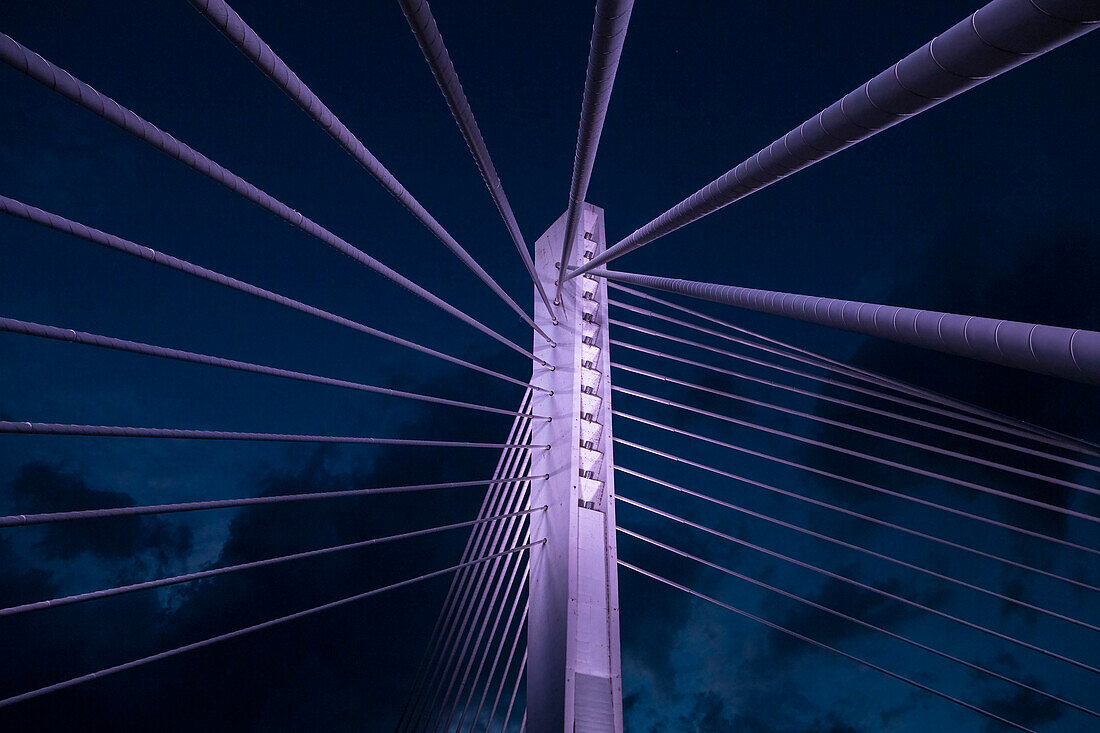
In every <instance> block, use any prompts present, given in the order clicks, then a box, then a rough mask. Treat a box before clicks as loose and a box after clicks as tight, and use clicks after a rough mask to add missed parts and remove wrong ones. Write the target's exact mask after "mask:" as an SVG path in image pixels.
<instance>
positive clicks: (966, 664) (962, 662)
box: [616, 527, 1100, 718]
mask: <svg viewBox="0 0 1100 733" xmlns="http://www.w3.org/2000/svg"><path fill="white" fill-rule="evenodd" d="M616 529H617V530H618V531H619V532H622V533H623V534H625V535H627V536H629V537H634V538H635V539H638V540H641V541H642V542H646V543H648V544H650V545H653V546H655V547H660V548H661V549H663V550H666V551H668V552H671V553H672V554H674V555H679V556H680V557H683V558H686V559H688V560H693V561H695V562H697V563H699V564H701V565H706V566H707V567H709V568H713V569H714V570H718V571H719V572H722V573H725V574H726V575H730V576H732V577H734V578H737V579H739V580H743V581H745V582H746V583H751V584H753V585H755V586H757V587H758V588H764V589H765V590H769V591H771V592H773V593H777V594H779V595H781V596H783V597H784V598H789V599H791V600H793V601H797V602H798V603H802V604H804V605H806V606H809V607H810V608H814V609H817V610H818V611H822V612H824V613H827V614H829V615H831V616H834V617H835V618H839V619H843V620H845V621H848V622H849V623H853V624H856V625H858V626H862V627H863V628H865V629H868V630H871V631H877V632H878V633H880V634H883V635H885V636H888V637H890V638H891V639H896V640H897V641H900V642H902V643H904V644H907V645H909V646H912V647H914V648H916V649H920V650H922V651H926V652H929V653H930V654H934V655H936V656H938V657H940V658H941V659H946V660H948V661H951V662H955V663H956V664H960V665H962V666H964V667H966V668H968V669H972V670H974V671H975V672H982V673H984V674H986V675H989V676H990V677H993V678H995V679H998V680H1001V681H1002V682H1007V683H1009V684H1010V685H1015V686H1016V687H1019V688H1020V689H1022V690H1027V691H1028V692H1032V693H1034V694H1036V695H1041V696H1043V697H1045V698H1047V699H1049V700H1053V701H1055V702H1058V703H1061V704H1062V705H1066V706H1067V707H1071V708H1073V709H1074V710H1079V711H1081V712H1082V713H1086V714H1088V715H1091V716H1093V717H1098V718H1100V712H1097V711H1095V710H1092V709H1090V708H1087V707H1085V706H1084V705H1078V704H1077V703H1075V702H1072V701H1070V700H1067V699H1065V698H1064V697H1059V696H1058V695H1054V694H1052V693H1050V692H1046V691H1045V690H1040V689H1039V688H1037V687H1033V686H1031V685H1029V684H1027V683H1026V682H1021V681H1020V680H1017V679H1013V678H1012V677H1008V676H1006V675H1003V674H1000V673H999V672H996V671H994V670H992V669H990V668H988V667H983V666H982V665H980V664H975V663H973V662H968V661H966V660H965V659H962V658H960V657H956V656H955V655H953V654H949V653H948V652H945V651H941V650H939V649H936V648H935V647H931V646H928V645H927V644H922V643H920V642H919V641H916V640H914V639H910V638H909V637H907V636H903V635H901V634H897V633H895V632H893V631H890V630H888V629H885V628H883V627H881V626H876V625H875V624H872V623H869V622H867V621H864V620H863V619H859V618H856V617H855V616H850V615H848V614H846V613H843V612H841V611H837V610H836V609H833V608H829V607H828V606H825V605H822V604H820V603H817V602H815V601H811V600H810V599H808V598H805V597H803V596H800V595H798V594H796V593H791V592H789V591H785V590H783V589H782V588H777V587H776V586H774V585H770V584H768V583H765V582H764V581H762V580H757V579H756V578H750V577H749V576H747V575H744V574H742V573H739V572H737V571H735V570H730V569H729V568H725V567H722V566H721V565H718V564H717V563H713V562H710V561H709V560H705V559H703V558H701V557H698V556H696V555H692V554H691V553H689V552H684V551H683V550H680V549H677V548H675V547H671V546H669V545H666V544H665V543H663V542H658V541H657V540H655V539H652V538H650V537H646V536H644V535H641V534H638V533H637V532H632V531H630V530H629V529H625V528H623V527H616Z"/></svg>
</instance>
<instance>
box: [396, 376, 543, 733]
mask: <svg viewBox="0 0 1100 733" xmlns="http://www.w3.org/2000/svg"><path fill="white" fill-rule="evenodd" d="M530 400H531V390H527V391H526V392H524V393H523V398H522V399H521V400H520V404H519V410H520V412H524V411H526V410H527V409H528V408H529V406H530ZM529 428H530V423H528V422H526V421H521V420H520V419H519V418H516V419H515V420H513V421H512V426H511V428H509V431H508V436H507V438H506V439H507V441H508V442H509V443H511V442H514V441H519V442H521V443H522V442H525V441H529V440H530V437H531V436H530V432H529ZM511 455H512V452H511V451H509V450H508V449H505V450H503V451H501V454H500V458H498V459H497V465H496V468H495V469H494V470H493V477H494V483H492V484H490V486H489V488H488V490H486V492H485V496H484V497H483V498H482V501H481V508H480V509H479V510H478V516H479V517H483V516H488V515H490V514H493V513H496V512H494V511H493V510H492V509H491V508H490V504H494V505H495V503H496V499H497V498H498V495H499V493H500V492H499V491H495V490H494V489H495V488H496V487H497V486H498V484H497V483H495V479H497V478H498V477H500V476H501V475H502V474H503V472H504V466H505V460H506V458H508V457H510V456H511ZM482 529H483V527H482V526H478V527H475V528H474V530H473V531H471V533H470V537H469V538H468V539H467V541H466V545H465V546H464V547H463V549H462V558H461V561H462V562H465V561H466V560H468V559H469V558H470V556H471V552H472V551H473V548H474V546H475V543H477V542H479V541H480V537H481V530H482ZM462 578H463V572H461V571H460V572H458V573H456V574H455V576H454V577H453V578H452V579H451V584H450V586H449V587H448V588H447V595H446V597H445V598H444V599H443V606H442V607H441V609H440V612H439V614H438V615H437V616H436V621H435V625H434V626H433V628H432V634H431V636H430V637H429V639H428V643H427V645H426V646H425V647H424V653H423V654H422V655H421V658H420V664H419V665H418V666H417V669H416V674H415V675H414V676H413V682H412V685H411V686H410V688H409V694H408V695H407V696H406V698H405V705H404V707H403V708H402V710H401V717H400V718H399V719H398V721H397V726H396V730H398V731H400V730H402V729H403V726H404V725H405V723H406V720H407V719H408V716H409V714H410V712H411V710H412V708H413V707H414V701H415V700H417V698H418V695H419V691H420V687H421V684H422V683H423V680H424V675H425V674H426V673H427V669H428V665H429V661H430V659H431V658H432V655H433V654H434V649H435V645H436V643H437V641H438V638H439V634H440V631H441V628H442V626H443V619H444V614H446V613H448V611H449V609H450V608H451V605H452V604H453V603H454V602H455V601H456V600H457V593H458V586H459V581H460V580H461V579H462Z"/></svg>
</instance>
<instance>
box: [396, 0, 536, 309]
mask: <svg viewBox="0 0 1100 733" xmlns="http://www.w3.org/2000/svg"><path fill="white" fill-rule="evenodd" d="M398 2H400V3H401V10H403V11H404V13H405V18H406V19H407V20H408V21H409V27H410V28H412V32H413V35H414V36H415V37H416V42H417V44H419V46H420V50H421V51H422V52H423V53H424V59H425V60H426V61H427V62H428V68H429V69H431V72H432V76H434V77H435V81H436V83H437V84H438V85H439V89H440V91H442V92H443V98H444V99H445V100H446V101H447V106H448V107H449V108H450V110H451V114H452V115H454V118H455V122H457V123H458V129H459V130H460V131H461V132H462V137H463V139H464V140H465V141H466V147H468V148H469V149H470V154H471V155H472V156H473V157H474V163H475V164H476V165H477V169H478V171H479V172H480V173H481V178H482V180H484V181H485V185H486V187H487V188H488V189H489V195H490V196H492V197H493V203H494V204H496V207H497V211H499V212H500V216H501V218H502V219H504V226H505V228H506V229H507V230H508V235H509V236H510V237H511V238H512V242H513V243H514V244H515V245H516V250H517V251H518V252H519V256H520V258H521V259H522V260H523V266H524V267H526V268H527V274H528V275H530V276H531V280H532V281H533V282H534V283H535V288H536V289H537V290H538V294H539V297H540V298H542V303H543V305H545V306H546V312H547V313H549V314H550V317H551V318H552V319H553V321H554V324H555V325H556V324H557V322H558V321H557V317H556V316H555V315H554V309H553V308H552V307H550V299H549V298H548V297H547V296H546V291H545V290H544V289H543V287H542V281H541V280H539V276H538V274H536V272H535V263H534V262H533V261H532V260H531V253H530V252H529V251H528V247H527V242H526V241H525V240H524V239H523V232H521V231H520V228H519V224H518V223H517V222H516V215H515V213H514V212H513V211H512V205H511V204H510V203H508V196H507V195H505V193H504V186H503V185H502V184H501V182H500V176H499V175H497V169H496V166H494V165H493V159H492V158H491V157H490V156H489V148H488V146H486V145H485V138H484V137H482V135H481V129H480V128H479V127H478V126H477V120H476V119H474V110H473V108H471V107H470V102H469V100H467V99H466V92H465V91H463V89H462V82H460V81H459V80H458V72H457V71H455V67H454V63H452V61H451V55H450V54H449V53H447V46H446V45H445V44H444V43H443V35H442V34H441V33H440V32H439V26H438V25H437V24H436V22H435V18H434V17H433V16H432V9H431V8H430V7H429V6H428V3H427V0H398Z"/></svg>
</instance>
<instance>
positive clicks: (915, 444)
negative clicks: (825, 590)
mask: <svg viewBox="0 0 1100 733" xmlns="http://www.w3.org/2000/svg"><path fill="white" fill-rule="evenodd" d="M611 366H612V367H615V368H618V369H622V370H623V371H627V372H630V373H632V374H639V375H641V376H643V377H647V378H649V379H653V380H656V381H659V382H668V383H669V384H676V385H679V386H681V387H688V388H689V389H694V390H698V391H700V392H705V393H707V394H712V395H717V396H719V397H724V398H726V399H729V400H734V401H737V402H744V403H746V404H750V405H755V406H756V407H763V408H765V409H768V410H775V411H776V412H781V413H783V414H785V415H793V416H795V417H801V418H804V419H806V420H810V421H812V422H817V423H821V424H823V425H830V426H832V427H834V428H841V429H843V430H851V431H852V432H854V433H859V434H861V435H869V436H871V437H873V438H879V439H881V440H886V441H889V442H891V443H896V444H898V445H904V446H906V447H909V448H919V449H920V450H926V451H928V452H930V453H935V454H937V455H941V456H947V457H949V458H955V459H958V460H960V461H966V462H968V463H974V464H977V465H979V466H984V467H986V468H992V469H996V470H998V471H1005V472H1006V473H1012V474H1015V475H1017V476H1023V477H1025V478H1029V479H1034V480H1036V481H1042V482H1045V483H1049V484H1053V485H1055V486H1061V487H1063V488H1067V489H1074V490H1075V491H1083V492H1085V493H1087V494H1093V495H1096V496H1100V489H1095V488H1093V487H1091V486H1084V485H1083V484H1079V483H1076V482H1074V481H1066V480H1064V479H1060V478H1055V477H1054V476H1047V475H1046V474H1042V473H1037V472H1035V471H1028V470H1026V469H1023V468H1018V467H1016V466H1010V465H1008V464H1004V463H999V462H997V461H989V460H986V459H984V458H978V457H977V456H971V455H967V454H965V453H960V452H958V451H953V450H949V449H947V448H940V447H939V446H935V445H931V444H928V443H924V442H922V441H918V440H910V439H908V438H902V437H901V436H898V435H893V434H891V433H884V432H881V431H878V430H871V429H870V428H865V427H862V426H860V425H854V424H852V423H848V422H844V421H842V420H833V419H831V418H827V417H822V416H820V415H814V414H812V413H808V412H803V411H801V410H795V409H792V408H789V407H783V406H782V405H777V404H775V403H772V402H767V401H764V400H755V399H752V398H750V397H744V396H742V395H737V394H732V393H730V392H724V391H722V390H720V389H713V388H711V387H704V386H703V385H700V384H695V383H693V382H687V381H684V380H680V379H676V378H674V377H669V376H666V375H664V374H658V373H656V372H651V371H648V370H646V369H640V368H638V367H634V366H629V365H627V364H621V363H617V362H611Z"/></svg>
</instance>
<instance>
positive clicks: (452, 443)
mask: <svg viewBox="0 0 1100 733" xmlns="http://www.w3.org/2000/svg"><path fill="white" fill-rule="evenodd" d="M0 433H12V434H17V435H77V436H88V437H100V438H169V439H173V440H250V441H260V442H280V443H348V444H364V445H406V446H415V447H417V448H494V449H497V450H500V449H507V448H516V449H520V450H549V449H550V446H549V445H530V444H520V443H471V442H468V441H461V440H416V439H406V438H367V437H360V436H347V435H296V434H287V433H235V432H227V431H224V430H181V429H178V428H132V427H121V426H117V425H67V424H63V423H50V422H12V421H8V420H0Z"/></svg>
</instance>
